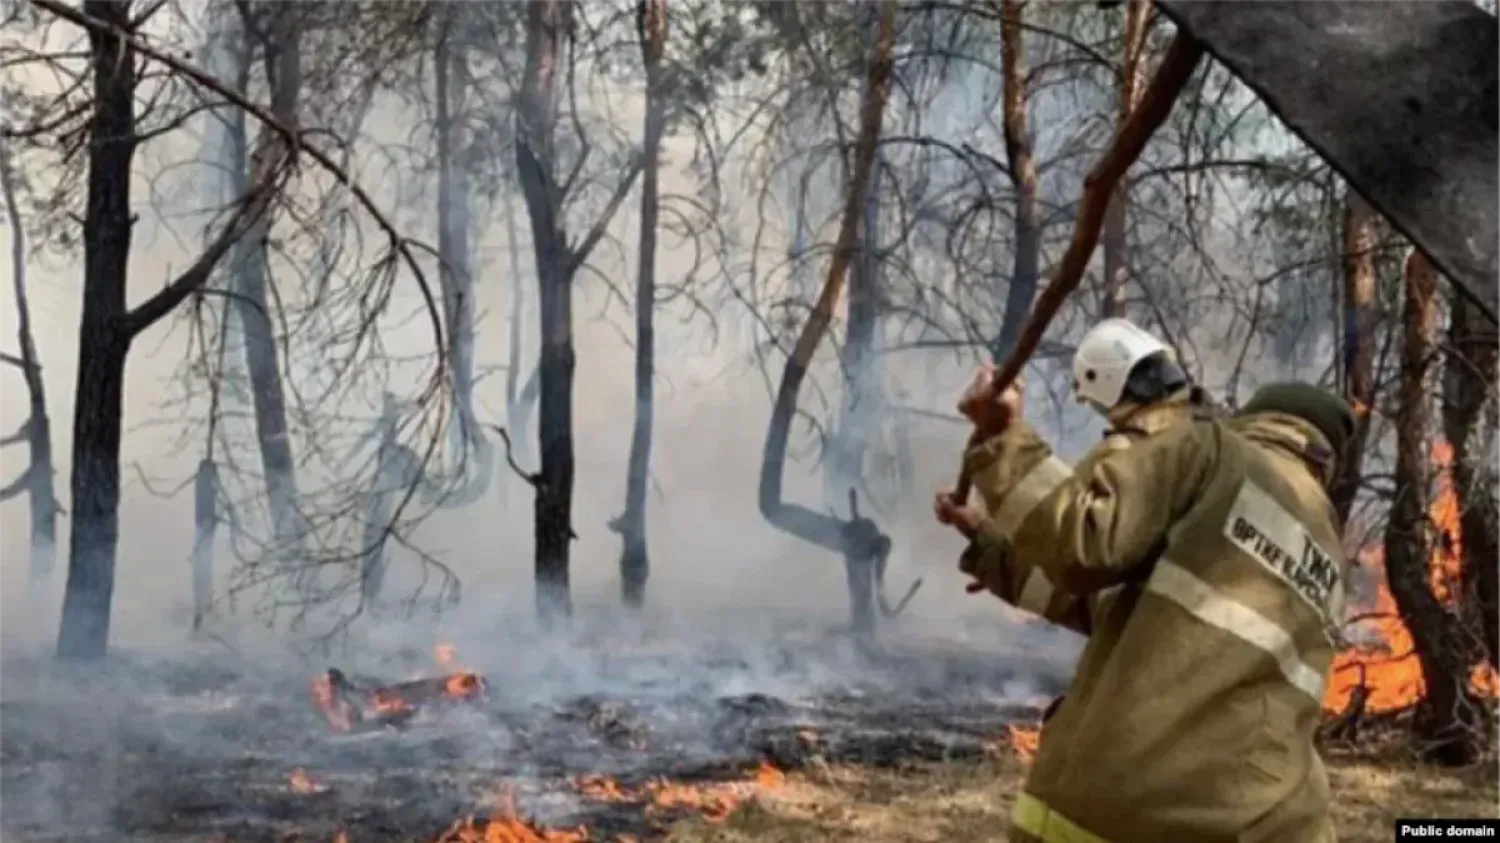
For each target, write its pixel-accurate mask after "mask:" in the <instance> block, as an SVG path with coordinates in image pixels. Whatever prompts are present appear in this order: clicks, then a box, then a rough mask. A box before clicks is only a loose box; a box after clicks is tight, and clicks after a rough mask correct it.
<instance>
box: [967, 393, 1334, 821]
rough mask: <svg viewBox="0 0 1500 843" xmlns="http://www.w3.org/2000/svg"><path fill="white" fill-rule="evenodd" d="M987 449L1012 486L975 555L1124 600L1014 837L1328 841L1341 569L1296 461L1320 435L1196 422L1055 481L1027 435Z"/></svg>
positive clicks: (1268, 418) (1059, 722)
mask: <svg viewBox="0 0 1500 843" xmlns="http://www.w3.org/2000/svg"><path fill="white" fill-rule="evenodd" d="M998 438H999V439H1001V440H1003V441H1001V442H998V443H993V444H994V447H995V448H996V453H997V454H999V458H998V460H997V465H996V466H995V467H994V469H995V474H996V476H997V477H999V478H1002V482H1003V483H1008V484H1009V485H1008V486H1006V485H998V486H997V487H996V488H997V489H999V490H1000V491H1001V492H1002V495H1001V496H1000V499H999V503H1000V504H1001V505H1000V506H999V507H997V509H996V514H995V515H994V516H993V517H991V518H990V519H989V520H988V521H986V522H985V523H984V525H983V526H982V528H981V535H980V538H979V539H978V540H977V541H976V543H977V544H980V545H981V546H983V548H984V551H983V552H985V553H991V552H996V551H995V549H996V548H1003V552H1005V553H1009V554H1010V555H1011V557H1012V558H1017V559H1022V558H1024V559H1028V560H1033V562H1034V565H1035V567H1036V568H1037V569H1039V570H1040V571H1041V572H1042V574H1043V575H1045V576H1046V577H1047V578H1048V579H1049V581H1051V582H1054V583H1056V584H1057V585H1058V587H1059V588H1061V589H1063V590H1065V591H1067V592H1070V593H1074V594H1092V593H1097V592H1100V591H1103V590H1105V589H1111V588H1116V587H1119V586H1133V587H1128V588H1125V589H1121V590H1120V591H1119V593H1118V597H1117V598H1116V599H1115V601H1114V602H1113V604H1112V605H1111V606H1109V607H1107V608H1104V609H1102V610H1100V611H1098V612H1097V613H1095V614H1094V617H1093V621H1094V624H1095V626H1094V629H1093V634H1092V635H1091V636H1090V638H1089V640H1088V642H1087V644H1086V645H1085V647H1084V651H1083V654H1082V656H1081V658H1080V660H1079V664H1078V668H1077V672H1076V674H1075V677H1074V680H1073V683H1072V686H1071V687H1070V688H1069V690H1068V696H1067V698H1066V700H1065V701H1064V702H1063V703H1062V705H1061V706H1060V707H1059V708H1058V710H1057V713H1056V715H1055V716H1054V717H1052V718H1051V719H1050V720H1049V721H1048V722H1047V723H1046V724H1045V726H1044V727H1043V731H1042V738H1041V743H1040V746H1039V748H1038V751H1037V755H1036V759H1035V761H1034V764H1033V767H1032V770H1031V774H1030V777H1029V779H1028V781H1027V784H1026V789H1025V796H1024V797H1023V798H1022V799H1020V800H1019V801H1018V802H1017V805H1016V809H1015V813H1014V814H1013V816H1012V825H1013V839H1017V840H1039V841H1047V843H1075V842H1078V841H1081V843H1100V841H1108V843H1157V841H1169V840H1170V841H1176V840H1184V841H1187V840H1191V841H1195V843H1245V842H1246V841H1268V842H1269V841H1278V843H1279V841H1286V843H1325V841H1332V840H1334V834H1333V830H1332V826H1331V823H1330V820H1329V815H1328V803H1329V792H1328V782H1327V777H1326V774H1325V771H1324V769H1323V765H1322V762H1321V760H1320V759H1319V758H1318V755H1317V752H1316V750H1315V749H1314V746H1313V732H1314V729H1315V728H1316V725H1317V722H1318V717H1319V713H1320V708H1321V698H1322V689H1323V683H1324V681H1325V679H1326V676H1327V673H1328V669H1329V665H1330V664H1331V662H1332V658H1333V652H1334V647H1333V644H1332V642H1331V640H1330V638H1329V632H1330V631H1331V630H1332V629H1333V628H1334V626H1335V625H1336V623H1337V622H1338V621H1339V620H1340V619H1341V618H1342V614H1343V601H1344V597H1343V589H1344V584H1343V583H1344V572H1345V561H1344V558H1343V554H1342V552H1341V545H1340V541H1339V531H1338V528H1337V521H1336V516H1335V515H1334V512H1333V508H1332V505H1331V504H1330V502H1329V499H1328V496H1327V493H1326V491H1325V487H1324V480H1325V478H1323V477H1321V476H1319V475H1318V473H1317V472H1318V471H1321V468H1319V467H1317V466H1315V465H1314V463H1313V461H1312V460H1310V459H1309V458H1308V456H1307V455H1308V454H1310V453H1312V452H1313V451H1315V450H1318V449H1322V450H1324V451H1326V449H1327V447H1328V446H1327V443H1326V441H1324V439H1323V437H1322V436H1321V434H1319V433H1318V432H1317V431H1316V430H1315V429H1313V428H1312V427H1311V426H1310V425H1308V424H1306V423H1305V422H1303V421H1302V420H1300V419H1297V418H1294V417H1291V416H1284V415H1280V414H1262V415H1257V416H1252V417H1246V418H1239V419H1233V420H1200V421H1193V422H1191V423H1188V424H1181V425H1176V426H1174V427H1171V428H1170V429H1168V430H1166V431H1165V432H1163V433H1161V434H1159V435H1157V436H1154V437H1151V438H1149V439H1146V440H1144V441H1141V442H1140V443H1138V444H1136V445H1135V446H1133V447H1131V448H1129V449H1126V450H1121V451H1116V452H1114V453H1111V454H1109V455H1107V456H1104V457H1103V458H1101V459H1100V460H1098V461H1097V462H1096V463H1095V464H1094V465H1093V466H1092V467H1091V468H1090V469H1089V470H1088V471H1087V472H1085V473H1078V474H1072V475H1069V476H1067V477H1065V478H1062V479H1060V480H1058V479H1056V478H1057V475H1058V472H1057V471H1056V470H1055V468H1054V467H1049V466H1050V463H1049V461H1050V460H1052V454H1051V451H1050V449H1049V448H1048V447H1047V446H1046V444H1045V443H1044V442H1043V441H1042V440H1041V439H1040V438H1038V437H1037V436H1036V434H1035V433H1034V432H1033V431H1031V430H1030V429H1029V428H1027V427H1026V426H1024V425H1017V426H1015V427H1013V428H1012V429H1010V430H1008V431H1007V432H1006V433H1005V434H1002V436H1000V437H998ZM1049 486H1050V488H1048V487H1049ZM1007 490H1008V491H1007ZM1013 495H1020V496H1021V497H1020V498H1019V499H1018V498H1014V497H1012V496H1013Z"/></svg>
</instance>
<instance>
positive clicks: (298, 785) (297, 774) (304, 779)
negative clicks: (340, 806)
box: [287, 767, 328, 793]
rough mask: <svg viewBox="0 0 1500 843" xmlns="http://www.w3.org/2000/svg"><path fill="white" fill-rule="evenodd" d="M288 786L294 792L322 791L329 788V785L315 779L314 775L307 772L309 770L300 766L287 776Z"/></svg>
mask: <svg viewBox="0 0 1500 843" xmlns="http://www.w3.org/2000/svg"><path fill="white" fill-rule="evenodd" d="M287 787H290V788H291V789H292V792H293V793H322V792H323V791H325V790H327V789H328V786H327V785H323V784H319V783H318V782H316V781H313V777H312V776H309V775H308V774H307V770H305V769H303V768H302V767H298V768H297V769H295V770H293V771H292V772H291V774H290V775H288V776H287Z"/></svg>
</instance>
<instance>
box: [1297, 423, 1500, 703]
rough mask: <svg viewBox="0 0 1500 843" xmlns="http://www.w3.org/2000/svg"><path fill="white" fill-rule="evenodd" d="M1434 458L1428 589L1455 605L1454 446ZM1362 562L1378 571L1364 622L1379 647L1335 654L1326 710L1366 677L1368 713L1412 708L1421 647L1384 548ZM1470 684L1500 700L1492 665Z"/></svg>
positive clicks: (1458, 563)
mask: <svg viewBox="0 0 1500 843" xmlns="http://www.w3.org/2000/svg"><path fill="white" fill-rule="evenodd" d="M1432 460H1433V463H1434V464H1435V465H1436V466H1437V469H1438V472H1437V475H1438V476H1437V495H1436V496H1435V498H1434V499H1433V502H1432V505H1431V506H1430V507H1429V509H1428V519H1429V520H1430V521H1431V522H1432V524H1433V525H1434V526H1435V527H1436V528H1437V534H1438V541H1437V542H1436V546H1435V547H1434V548H1433V549H1432V556H1431V558H1430V560H1429V563H1428V575H1429V585H1430V586H1431V588H1432V593H1433V595H1434V596H1435V597H1437V599H1438V601H1439V602H1440V603H1442V604H1443V605H1444V606H1452V605H1453V603H1454V601H1455V595H1456V593H1457V590H1458V584H1459V583H1460V582H1461V581H1462V578H1463V553H1462V550H1463V545H1462V531H1461V529H1460V523H1459V501H1458V494H1457V492H1455V491H1454V489H1453V474H1452V470H1451V467H1452V464H1453V448H1452V446H1450V445H1449V444H1448V443H1447V442H1444V441H1441V440H1440V441H1438V442H1436V443H1434V444H1433V447H1432ZM1360 562H1361V564H1362V565H1365V566H1368V567H1369V568H1370V569H1372V570H1374V571H1376V573H1377V578H1376V579H1377V586H1376V593H1375V605H1374V606H1372V607H1370V611H1369V612H1367V613H1365V614H1364V618H1363V620H1362V621H1361V623H1363V624H1365V625H1366V626H1365V629H1366V630H1368V631H1370V632H1372V633H1373V635H1374V637H1375V638H1376V639H1377V642H1378V643H1376V644H1374V645H1365V646H1359V645H1355V646H1352V647H1349V648H1348V649H1345V650H1344V651H1342V652H1340V653H1337V654H1336V655H1335V656H1334V660H1333V668H1332V675H1331V677H1330V679H1329V682H1328V687H1327V689H1326V690H1325V691H1324V693H1323V710H1324V711H1325V712H1328V713H1335V714H1336V713H1339V712H1342V711H1344V710H1345V708H1347V707H1348V705H1349V700H1350V698H1351V697H1352V696H1353V694H1354V691H1355V689H1356V688H1358V687H1359V685H1360V680H1361V674H1363V678H1364V683H1365V687H1366V689H1367V690H1368V691H1369V697H1368V698H1367V699H1366V700H1365V711H1367V712H1369V713H1371V714H1380V713H1385V712H1391V711H1400V710H1402V709H1406V708H1410V707H1411V706H1413V705H1415V704H1416V703H1417V702H1418V701H1419V700H1420V699H1421V698H1422V695H1423V694H1424V693H1425V692H1426V687H1425V685H1424V683H1423V680H1422V665H1421V662H1420V661H1418V659H1417V655H1416V643H1415V641H1414V640H1413V638H1412V634H1411V630H1409V629H1407V628H1406V624H1405V623H1403V622H1402V621H1401V616H1400V612H1399V611H1398V609H1397V607H1396V600H1395V598H1394V597H1393V596H1392V595H1391V592H1390V589H1389V588H1387V586H1386V577H1385V549H1384V548H1383V547H1373V548H1369V549H1367V550H1366V551H1364V552H1362V553H1361V554H1360ZM1469 685H1470V688H1471V690H1472V691H1473V692H1474V693H1475V694H1477V695H1478V696H1480V697H1483V698H1494V697H1496V696H1500V679H1497V677H1496V675H1495V672H1494V670H1493V669H1492V668H1491V667H1490V666H1489V664H1488V663H1485V662H1481V663H1480V664H1477V665H1475V666H1474V668H1473V671H1472V672H1471V674H1470V677H1469Z"/></svg>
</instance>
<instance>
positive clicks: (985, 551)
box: [958, 428, 1092, 635]
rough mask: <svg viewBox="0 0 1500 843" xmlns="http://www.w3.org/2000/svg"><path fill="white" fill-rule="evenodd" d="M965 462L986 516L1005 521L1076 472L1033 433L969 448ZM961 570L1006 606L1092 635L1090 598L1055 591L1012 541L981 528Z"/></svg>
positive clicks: (994, 438) (960, 565) (964, 555)
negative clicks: (1010, 543)
mask: <svg viewBox="0 0 1500 843" xmlns="http://www.w3.org/2000/svg"><path fill="white" fill-rule="evenodd" d="M1028 430H1029V428H1028ZM964 462H965V468H966V470H967V471H968V472H969V476H971V477H974V478H975V482H974V487H975V489H976V490H977V491H978V492H979V495H980V497H981V498H982V499H983V501H984V512H985V514H986V516H987V517H995V516H996V515H1001V516H1002V517H1003V515H1004V514H1005V513H1006V512H1009V511H1012V510H1013V509H1015V508H1017V507H1021V508H1024V507H1028V506H1033V505H1035V503H1036V502H1037V500H1039V499H1040V497H1042V496H1044V495H1045V492H1046V490H1048V489H1050V488H1052V487H1053V486H1054V485H1055V484H1056V482H1058V481H1059V480H1061V479H1063V478H1066V477H1068V476H1070V475H1071V474H1072V468H1070V467H1069V466H1068V464H1067V463H1065V462H1063V461H1061V460H1059V459H1057V458H1056V457H1055V456H1053V454H1052V449H1051V447H1050V446H1048V445H1047V443H1046V442H1045V441H1044V440H1042V439H1041V438H1040V437H1036V436H1034V435H1032V436H1027V437H1017V436H1015V435H1010V436H1006V435H1001V436H995V437H992V438H990V439H989V440H987V441H985V442H984V443H981V444H980V445H977V446H975V447H973V448H970V449H969V450H968V451H967V452H966V453H965V454H964ZM1028 496H1029V497H1030V501H1029V502H1028ZM958 567H959V570H961V571H963V572H964V573H965V574H968V575H969V576H971V577H973V578H974V579H976V580H978V581H979V582H980V584H982V585H983V586H984V587H985V588H987V589H988V590H989V591H990V593H991V594H994V595H995V596H996V597H998V598H1000V599H1001V600H1003V601H1005V602H1006V603H1009V604H1010V605H1012V606H1015V607H1016V608H1018V609H1022V610H1024V611H1027V612H1031V613H1033V614H1036V615H1040V616H1041V617H1043V618H1045V619H1046V620H1048V621H1051V622H1052V623H1055V624H1059V625H1061V626H1065V627H1067V628H1069V629H1072V630H1074V631H1075V632H1078V633H1081V634H1083V635H1088V634H1089V630H1090V629H1091V620H1092V618H1091V614H1090V607H1089V603H1088V600H1087V599H1085V598H1082V597H1079V596H1077V595H1072V594H1068V593H1066V592H1063V591H1061V590H1059V589H1056V588H1054V587H1053V586H1052V584H1051V582H1050V580H1048V579H1047V577H1046V575H1045V574H1044V573H1042V572H1041V571H1040V570H1039V569H1038V568H1037V566H1036V564H1035V560H1034V559H1033V558H1031V557H1028V556H1024V555H1019V554H1017V553H1015V552H1013V550H1012V549H1011V547H1010V545H1009V542H1007V541H1006V540H1005V539H1004V538H1003V537H1000V536H998V535H997V534H995V533H994V532H993V531H987V530H985V529H984V527H983V525H981V528H980V531H979V534H978V535H976V536H975V537H974V540H973V541H971V542H970V543H969V546H968V548H966V549H965V550H964V554H963V556H961V557H960V558H959V562H958Z"/></svg>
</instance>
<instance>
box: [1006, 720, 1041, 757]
mask: <svg viewBox="0 0 1500 843" xmlns="http://www.w3.org/2000/svg"><path fill="white" fill-rule="evenodd" d="M1005 728H1006V729H1007V730H1008V731H1009V732H1010V745H1011V748H1013V749H1014V750H1015V751H1016V755H1017V756H1019V757H1020V759H1021V760H1022V761H1025V762H1027V763H1030V762H1031V760H1032V759H1033V758H1035V757H1036V750H1037V747H1038V746H1040V745H1041V742H1042V730H1041V727H1039V726H1017V725H1015V724H1014V723H1010V724H1007V725H1006V727H1005Z"/></svg>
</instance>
